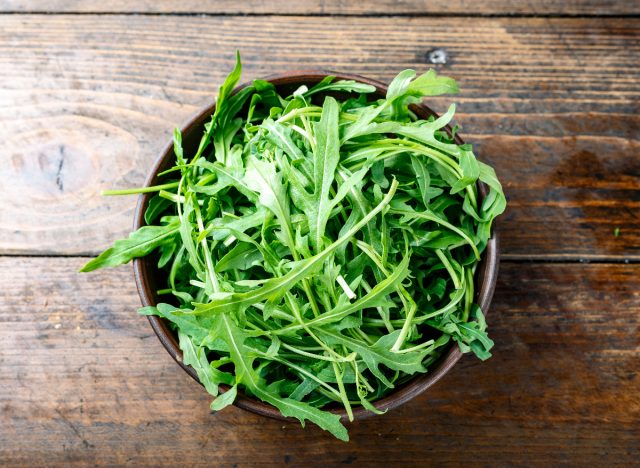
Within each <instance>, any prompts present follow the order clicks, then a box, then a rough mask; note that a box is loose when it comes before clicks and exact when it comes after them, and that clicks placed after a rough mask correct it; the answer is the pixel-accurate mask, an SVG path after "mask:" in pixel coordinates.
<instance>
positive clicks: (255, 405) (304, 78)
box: [133, 71, 499, 420]
mask: <svg viewBox="0 0 640 468" xmlns="http://www.w3.org/2000/svg"><path fill="white" fill-rule="evenodd" d="M328 75H332V76H335V77H336V78H337V79H343V80H356V81H359V82H362V83H367V84H370V85H373V86H375V88H376V93H374V96H376V95H377V97H384V95H385V94H386V91H387V86H386V85H385V84H383V83H381V82H379V81H375V80H371V79H369V78H365V77H362V76H358V75H346V74H343V73H334V72H328V71H294V72H289V73H285V74H282V75H274V76H270V77H267V78H266V80H267V81H270V82H271V83H273V84H274V85H275V86H276V88H277V89H278V90H279V91H280V92H281V94H286V93H290V92H292V91H294V90H295V89H297V88H298V87H299V86H301V85H303V84H304V85H307V86H309V87H310V86H312V85H314V84H316V83H318V82H319V81H320V80H322V79H323V78H324V77H326V76H328ZM249 84H250V83H245V84H244V85H241V86H239V87H238V88H237V89H236V90H235V91H234V92H237V91H239V90H240V89H242V88H243V87H246V86H248V85H249ZM214 109H215V103H213V104H211V105H210V106H208V107H206V108H205V109H203V110H202V111H201V112H199V113H198V114H197V115H196V116H194V117H193V118H192V119H191V120H190V121H189V122H187V124H186V125H185V126H184V127H183V128H182V142H183V146H184V152H185V154H194V153H195V152H196V150H197V146H198V143H199V142H200V138H201V136H202V133H203V126H204V124H205V122H208V121H209V119H210V116H211V114H212V113H213V112H214ZM412 110H413V111H414V112H415V114H416V115H418V116H419V117H420V118H427V117H429V116H432V115H436V114H435V112H433V111H432V110H431V109H429V108H428V107H427V106H425V105H419V106H413V108H412ZM456 141H457V143H458V144H462V143H463V141H462V139H461V138H460V137H459V136H456ZM174 161H175V155H174V153H173V144H172V142H169V143H168V144H167V146H166V147H165V148H164V150H163V151H162V153H161V154H160V157H159V158H158V160H157V161H156V162H155V164H154V165H153V167H152V168H151V170H150V172H149V175H148V177H147V180H146V182H145V186H152V185H157V184H158V183H160V182H159V178H158V176H157V174H158V173H160V172H162V171H164V170H166V169H169V168H170V167H172V166H173V164H174ZM478 188H479V192H480V195H481V197H484V196H486V194H487V187H486V186H485V185H484V184H482V183H480V184H479V186H478ZM150 198H151V196H150V194H143V195H141V196H140V198H139V200H138V205H137V208H136V212H135V221H134V228H135V229H138V228H139V227H141V226H144V225H145V224H146V223H145V221H144V212H145V210H146V209H147V205H148V203H149V199H150ZM498 255H499V254H498V235H497V232H495V230H494V232H493V237H492V238H491V239H490V240H489V243H488V245H487V248H486V250H485V251H484V253H483V256H482V261H481V262H480V264H479V266H478V269H477V270H476V278H475V282H476V285H475V286H476V303H478V304H479V305H480V307H481V308H482V310H483V311H484V312H485V314H486V312H487V311H488V310H489V305H490V303H491V298H492V296H493V291H494V288H495V284H496V278H497V276H498ZM133 267H134V274H135V280H136V286H137V287H138V293H139V295H140V299H141V301H142V304H143V305H144V306H154V305H156V304H157V303H158V302H160V301H159V298H158V296H157V294H156V291H157V290H158V289H162V288H163V287H165V286H164V285H163V284H162V280H161V278H158V271H157V268H156V266H155V259H153V258H150V257H147V258H141V259H136V260H135V261H134V263H133ZM148 318H149V322H150V323H151V326H152V327H153V330H154V331H155V332H156V335H157V336H158V338H159V339H160V342H161V343H162V345H163V346H164V347H165V349H166V350H167V351H168V352H169V354H170V355H171V357H173V359H174V360H175V361H176V362H177V363H178V364H179V365H180V366H181V367H182V368H183V369H184V370H185V371H186V372H187V373H188V374H189V375H190V376H191V377H193V378H194V379H195V380H196V381H198V377H197V375H196V372H195V371H194V370H193V368H191V366H187V365H185V364H184V363H183V362H182V351H181V350H180V347H179V346H178V340H177V336H176V334H175V333H174V332H173V331H172V330H171V328H170V327H169V323H168V321H166V320H165V319H163V318H159V317H154V316H149V317H148ZM461 357H462V353H461V352H460V349H459V348H458V346H457V344H455V343H451V344H450V346H449V348H448V349H447V350H446V351H445V352H444V353H443V355H442V357H441V358H440V360H439V361H437V362H436V363H435V364H434V365H432V366H431V368H430V369H429V372H428V373H426V374H421V375H418V376H417V377H415V378H413V379H411V380H409V381H408V382H407V383H405V384H404V385H402V386H399V387H398V388H397V389H396V390H395V391H394V392H393V393H391V394H390V395H388V396H386V397H384V398H382V399H380V400H378V401H376V402H375V403H374V405H375V406H376V407H377V408H379V409H381V410H387V409H392V408H395V407H397V406H399V405H401V404H403V403H405V402H407V401H409V400H411V399H412V398H414V397H416V396H418V395H419V394H421V393H422V392H424V391H425V390H426V389H428V388H429V387H431V386H432V385H433V384H435V383H436V382H437V381H438V380H440V379H441V378H442V377H443V376H444V375H445V374H446V373H447V372H449V370H451V368H452V367H453V366H454V365H455V364H456V362H458V360H459V359H460V358H461ZM220 390H221V392H225V391H226V390H228V387H227V386H226V385H221V386H220ZM234 404H235V405H236V406H238V407H240V408H243V409H246V410H249V411H252V412H254V413H257V414H261V415H263V416H269V417H271V418H276V419H283V420H285V419H287V418H285V417H283V416H282V415H281V414H280V412H279V411H278V410H277V409H276V408H274V407H273V406H271V405H268V404H266V403H263V402H262V401H260V400H258V399H255V398H252V397H249V396H247V395H244V394H242V393H241V392H238V397H237V398H236V401H235V403H234ZM328 409H329V410H330V411H332V412H333V413H336V414H340V415H341V416H342V419H346V417H347V416H346V412H345V411H344V409H341V408H339V407H335V408H328ZM372 414H373V413H371V412H369V411H367V410H365V409H364V408H362V407H355V408H354V409H353V415H354V418H356V419H362V418H365V417H367V416H370V415H372Z"/></svg>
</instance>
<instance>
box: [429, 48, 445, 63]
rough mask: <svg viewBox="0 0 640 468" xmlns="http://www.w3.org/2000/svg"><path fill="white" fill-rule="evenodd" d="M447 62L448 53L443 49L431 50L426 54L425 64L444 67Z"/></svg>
mask: <svg viewBox="0 0 640 468" xmlns="http://www.w3.org/2000/svg"><path fill="white" fill-rule="evenodd" d="M448 61H449V53H448V52H447V51H446V50H444V49H431V50H430V51H429V52H427V62H428V63H432V64H434V65H444V64H446V63H447V62H448Z"/></svg>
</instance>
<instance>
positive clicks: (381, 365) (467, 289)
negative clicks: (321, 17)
mask: <svg viewBox="0 0 640 468" xmlns="http://www.w3.org/2000/svg"><path fill="white" fill-rule="evenodd" d="M241 70H242V67H241V63H240V57H239V55H238V57H237V62H236V66H235V68H234V70H233V71H232V73H231V74H230V75H229V76H228V77H227V79H226V80H225V82H224V83H223V85H222V86H221V87H220V91H219V94H218V102H217V106H216V110H215V112H214V114H213V115H212V116H211V120H210V121H209V122H207V123H206V124H205V125H204V134H203V136H202V139H201V141H200V144H199V146H198V149H197V150H196V152H195V153H194V154H186V153H185V151H184V150H183V146H182V135H181V133H180V131H179V130H176V131H175V132H174V153H175V156H176V164H175V166H174V167H173V168H171V169H169V170H168V171H165V172H164V173H163V174H161V182H160V183H159V185H156V186H154V187H145V188H141V189H131V190H119V191H110V192H108V194H131V193H153V194H154V195H153V196H152V197H151V199H150V202H149V205H148V207H147V210H146V213H145V221H146V222H147V223H148V225H147V226H144V227H142V228H140V229H139V230H137V231H136V232H133V233H131V235H130V236H129V237H128V238H127V239H123V240H118V241H116V242H115V244H114V245H113V247H111V248H109V249H107V250H105V251H104V252H103V253H102V254H100V255H99V256H98V257H97V258H95V259H93V260H91V261H90V262H89V263H87V265H85V266H84V267H83V269H82V271H92V270H95V269H97V268H101V267H106V266H115V265H119V264H123V263H127V262H128V261H130V260H131V259H133V258H138V257H143V256H146V255H149V254H152V253H153V254H156V255H157V262H158V272H157V274H158V275H160V277H161V278H162V277H165V278H166V285H165V286H164V289H162V290H160V291H158V293H159V294H161V295H163V297H164V298H165V299H163V302H162V303H160V304H157V305H156V306H154V307H144V308H142V309H140V313H141V314H143V315H156V316H159V317H162V318H164V319H166V320H167V321H169V322H170V324H171V326H172V327H173V329H174V330H175V331H176V333H177V336H178V338H179V343H180V348H181V349H182V352H183V360H184V363H185V364H187V365H190V366H191V367H192V368H193V369H194V370H195V372H196V373H197V375H198V378H199V380H200V382H201V383H202V384H203V385H204V387H205V388H206V390H207V391H208V392H209V393H210V394H211V395H212V396H214V397H216V398H215V399H214V400H213V403H212V404H211V409H212V410H213V411H220V410H222V409H223V408H224V407H226V406H228V405H230V404H232V403H233V402H234V400H235V399H236V397H237V395H238V394H239V393H240V392H244V393H245V394H248V395H251V396H253V397H255V398H258V399H260V400H262V401H264V402H266V403H269V404H271V405H273V406H274V407H276V408H278V410H279V411H280V412H281V413H282V414H283V415H285V416H291V417H295V418H297V419H299V420H300V422H301V423H302V424H303V425H304V423H305V421H311V422H312V423H314V424H316V425H318V426H320V427H321V428H323V429H325V430H327V431H329V432H331V433H332V434H333V435H334V436H336V437H337V438H339V439H341V440H348V434H347V430H346V428H345V427H344V426H343V424H342V423H341V421H340V418H339V417H338V416H337V415H335V414H333V413H331V412H329V411H327V410H326V407H327V405H329V404H334V405H342V406H344V408H345V411H346V413H347V416H348V417H349V419H351V418H352V415H353V406H354V405H362V406H363V407H365V408H366V409H368V410H370V411H372V412H374V413H380V411H379V410H378V409H376V407H375V406H374V402H375V401H376V400H377V399H379V398H381V397H384V396H385V395H387V394H389V392H391V391H393V388H394V387H396V386H397V385H399V384H402V383H404V382H406V381H407V380H408V379H410V378H411V377H412V376H414V375H416V374H420V373H424V372H427V371H428V369H429V368H430V366H432V365H433V363H434V362H436V361H437V359H438V358H439V357H440V356H441V355H442V353H443V352H444V350H445V349H446V346H447V345H450V344H452V343H455V344H456V345H457V346H459V348H460V349H461V350H462V351H463V352H472V353H474V354H475V355H476V356H477V357H478V358H480V359H487V358H488V357H490V356H491V352H490V350H491V348H492V346H493V342H492V341H491V339H490V338H489V337H488V336H487V324H486V321H485V319H484V315H483V313H482V311H481V310H480V308H479V307H478V306H477V305H476V304H474V273H475V269H476V266H477V264H478V261H479V259H480V258H481V255H482V253H483V251H484V249H485V248H486V245H487V242H488V240H489V238H490V235H491V225H492V223H493V220H494V219H495V218H496V217H497V216H499V215H500V214H501V213H502V212H503V211H504V210H505V208H506V198H505V196H504V194H503V191H502V186H501V184H500V182H499V180H498V178H497V177H496V174H495V171H494V170H493V168H491V167H490V166H488V165H486V164H484V163H482V162H480V161H478V160H477V159H476V157H475V155H474V153H473V150H472V148H471V146H469V145H457V144H456V143H455V141H454V139H453V137H452V136H451V134H450V133H448V132H447V131H446V129H445V127H446V126H447V125H448V124H449V123H450V122H451V120H452V118H453V116H454V113H455V106H453V105H452V106H450V107H449V110H448V111H447V112H446V113H445V114H444V115H442V116H441V117H438V118H431V119H428V120H418V119H417V118H416V116H415V115H414V114H413V113H412V112H411V110H410V109H409V106H410V105H411V104H415V103H417V102H419V101H420V100H422V99H423V98H424V97H426V96H436V95H440V94H444V93H453V92H457V90H458V88H457V85H456V82H455V81H454V80H452V79H451V78H448V77H443V76H439V75H437V74H436V72H435V71H433V70H430V71H428V72H426V73H424V74H422V75H420V76H416V72H415V71H413V70H405V71H403V72H401V73H400V74H398V76H397V77H396V78H395V79H394V80H393V81H392V83H391V84H390V86H389V88H388V92H387V95H386V97H385V98H384V99H377V100H376V99H373V98H372V95H371V93H373V92H374V91H375V88H374V87H373V86H371V85H368V84H363V83H358V82H356V81H353V80H335V78H334V77H326V78H324V79H323V80H322V81H321V82H319V83H317V84H315V85H313V86H311V87H310V88H308V87H307V86H302V87H300V88H299V89H297V90H295V91H294V92H293V93H291V94H290V95H282V94H281V93H279V92H278V90H277V89H276V88H275V87H274V86H273V85H272V84H271V83H269V82H266V81H262V80H256V81H254V82H253V84H252V85H250V86H247V87H245V88H243V89H241V90H239V91H236V92H234V91H233V90H234V88H235V87H236V85H237V83H238V82H239V80H240V74H241ZM334 96H341V99H336V98H335V97H334ZM479 181H480V182H484V183H485V184H487V186H488V187H489V192H488V195H487V196H486V197H484V198H483V199H482V200H480V199H479V196H478V192H477V183H478V182H479ZM220 385H226V386H228V390H227V391H226V392H222V391H221V389H220ZM222 388H227V387H224V386H223V387H222Z"/></svg>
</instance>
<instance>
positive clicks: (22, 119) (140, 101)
mask: <svg viewBox="0 0 640 468" xmlns="http://www.w3.org/2000/svg"><path fill="white" fill-rule="evenodd" d="M352 3H353V4H357V3H358V2H350V3H349V4H352ZM620 3H621V4H627V3H625V2H620ZM639 33H640V21H637V20H633V19H533V18H529V19H522V18H473V19H464V20H462V19H460V18H446V17H445V18H357V17H355V18H352V17H332V18H323V17H162V16H161V17H140V16H93V15H80V16H64V15H52V16H37V15H36V16H29V15H4V16H0V64H2V65H3V66H1V67H0V82H1V83H2V87H1V89H0V157H1V158H2V162H3V164H1V165H0V178H1V180H2V181H3V182H2V184H0V199H2V210H0V253H14V254H20V253H29V254H49V253H50V254H72V255H78V254H81V255H84V254H95V253H96V252H98V251H100V250H102V249H104V248H105V247H106V246H107V245H109V244H110V243H111V242H112V241H113V240H114V239H115V238H118V237H122V236H124V235H126V233H127V232H128V230H129V229H130V226H131V222H132V209H133V206H134V204H135V197H125V198H103V197H101V196H100V195H99V193H100V191H101V190H103V189H106V188H112V187H119V188H120V187H129V186H136V185H138V184H140V183H141V182H142V181H143V179H144V175H145V172H146V170H147V168H148V167H149V166H150V164H151V162H152V161H153V160H154V159H155V157H156V155H157V154H158V152H159V150H160V148H161V147H162V146H163V145H164V144H165V143H166V142H167V141H168V139H169V135H170V132H171V129H172V128H173V127H174V126H175V125H176V124H177V123H179V122H181V121H184V120H185V119H186V118H187V117H188V116H189V115H190V114H192V113H193V112H194V111H196V109H197V108H199V107H201V106H203V105H204V104H206V103H207V102H209V101H210V100H211V99H212V96H213V94H214V90H215V89H216V88H215V87H216V86H217V85H218V84H219V83H221V80H222V79H223V77H224V76H225V75H226V73H227V72H228V71H229V70H230V69H231V67H232V61H233V54H234V51H235V49H236V48H240V50H241V51H242V53H243V59H244V64H245V73H244V77H245V78H246V79H250V78H255V77H262V76H265V75H268V74H270V73H274V72H278V71H283V70H286V69H292V68H298V69H299V68H334V69H339V70H343V71H349V72H354V73H360V74H363V75H368V76H371V77H373V78H378V79H382V80H386V81H389V80H390V79H391V78H392V77H393V75H394V74H395V73H397V72H398V71H400V70H402V69H404V68H407V67H413V68H416V69H419V70H425V69H427V68H428V67H429V66H430V64H429V63H428V62H429V54H428V52H429V51H431V50H433V49H442V50H443V51H444V52H445V53H446V54H447V59H446V60H447V63H446V64H444V65H439V66H438V68H439V70H440V72H442V73H446V74H449V75H451V76H454V77H455V78H457V79H458V80H459V81H460V85H461V88H462V93H461V94H460V95H459V96H455V97H452V98H438V99H432V100H430V101H429V105H431V106H433V107H434V108H435V109H436V110H439V111H443V110H444V109H446V105H447V103H448V102H450V101H452V100H453V101H456V102H458V103H459V107H458V110H459V114H458V122H459V123H461V124H462V125H463V131H462V134H463V135H464V136H465V137H466V138H467V139H468V140H469V141H472V142H475V143H476V147H477V152H478V154H479V156H480V158H481V159H484V160H486V161H488V162H490V163H492V164H493V165H495V166H496V168H497V172H498V174H499V176H500V177H501V179H502V180H503V182H504V184H505V190H506V193H507V195H508V198H509V199H510V207H509V210H508V213H507V214H506V215H505V217H504V218H503V219H502V221H501V229H502V233H503V236H502V245H503V252H504V253H505V254H506V255H507V256H511V257H512V258H513V257H526V258H566V257H572V258H577V257H579V258H583V257H584V258H589V257H618V258H621V257H623V258H636V259H637V258H640V251H639V247H638V246H640V216H638V213H639V208H640V190H639V188H640V156H639V154H640V153H639V149H640V148H639V144H638V138H639V136H640V117H639V115H640V113H639V111H640V102H639V100H638V95H639V92H640V79H639V78H640V71H639V69H638V67H637V63H638V59H640V46H639V43H638V34H639ZM615 228H619V229H620V232H619V236H617V237H616V236H614V230H615Z"/></svg>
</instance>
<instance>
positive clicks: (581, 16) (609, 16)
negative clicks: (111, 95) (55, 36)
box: [0, 10, 640, 19]
mask: <svg viewBox="0 0 640 468" xmlns="http://www.w3.org/2000/svg"><path fill="white" fill-rule="evenodd" d="M2 15H24V16H56V15H59V16H62V15H64V16H186V17H211V18H215V17H245V16H249V17H316V18H317V17H320V18H547V19H565V18H575V19H591V18H607V19H634V18H640V13H615V14H602V13H594V14H590V13H481V12H477V13H466V12H465V13H461V12H409V11H407V12H402V11H401V12H396V13H314V12H312V13H287V12H277V13H276V12H264V13H263V12H247V13H241V12H237V11H234V12H229V13H225V12H216V13H211V12H206V11H195V12H194V11H189V12H180V11H176V12H164V11H122V12H119V11H118V12H115V11H20V10H8V11H0V16H2Z"/></svg>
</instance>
